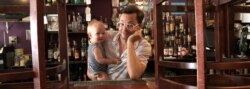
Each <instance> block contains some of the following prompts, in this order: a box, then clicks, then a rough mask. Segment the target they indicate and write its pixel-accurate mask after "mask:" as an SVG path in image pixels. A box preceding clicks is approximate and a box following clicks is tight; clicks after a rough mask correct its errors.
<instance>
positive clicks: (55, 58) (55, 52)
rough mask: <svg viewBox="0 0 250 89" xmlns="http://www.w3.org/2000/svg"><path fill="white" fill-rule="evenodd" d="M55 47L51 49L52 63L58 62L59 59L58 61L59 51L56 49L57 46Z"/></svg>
mask: <svg viewBox="0 0 250 89" xmlns="http://www.w3.org/2000/svg"><path fill="white" fill-rule="evenodd" d="M54 45H55V46H54V49H53V52H54V53H53V57H54V61H60V59H59V54H60V53H59V49H58V46H57V44H54Z"/></svg>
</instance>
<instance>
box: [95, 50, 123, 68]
mask: <svg viewBox="0 0 250 89" xmlns="http://www.w3.org/2000/svg"><path fill="white" fill-rule="evenodd" d="M93 53H94V56H95V59H96V61H97V62H98V63H100V64H117V63H119V62H117V61H116V59H107V58H104V57H103V55H102V53H101V49H99V48H98V47H95V48H94V49H93Z"/></svg>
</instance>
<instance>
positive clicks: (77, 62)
mask: <svg viewBox="0 0 250 89" xmlns="http://www.w3.org/2000/svg"><path fill="white" fill-rule="evenodd" d="M83 63H87V61H86V60H79V61H69V64H83Z"/></svg>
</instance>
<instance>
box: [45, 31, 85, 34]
mask: <svg viewBox="0 0 250 89" xmlns="http://www.w3.org/2000/svg"><path fill="white" fill-rule="evenodd" d="M48 33H50V34H58V31H48ZM86 33H87V32H86V31H79V32H68V34H86Z"/></svg>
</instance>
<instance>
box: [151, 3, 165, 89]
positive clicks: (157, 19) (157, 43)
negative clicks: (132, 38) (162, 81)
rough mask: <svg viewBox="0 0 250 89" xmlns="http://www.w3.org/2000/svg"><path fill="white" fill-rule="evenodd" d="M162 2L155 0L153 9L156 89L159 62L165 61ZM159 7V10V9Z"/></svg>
mask: <svg viewBox="0 0 250 89" xmlns="http://www.w3.org/2000/svg"><path fill="white" fill-rule="evenodd" d="M160 1H161V0H154V8H153V13H154V14H153V21H154V24H156V25H154V29H153V31H154V32H153V34H154V49H155V52H154V62H155V78H156V85H157V86H156V87H157V88H156V89H159V78H160V76H159V75H160V74H159V70H160V68H159V61H160V60H162V59H163V41H162V39H163V34H159V33H162V30H163V29H162V18H161V17H162V16H161V15H162V11H161V2H160ZM157 7H158V8H157Z"/></svg>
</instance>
